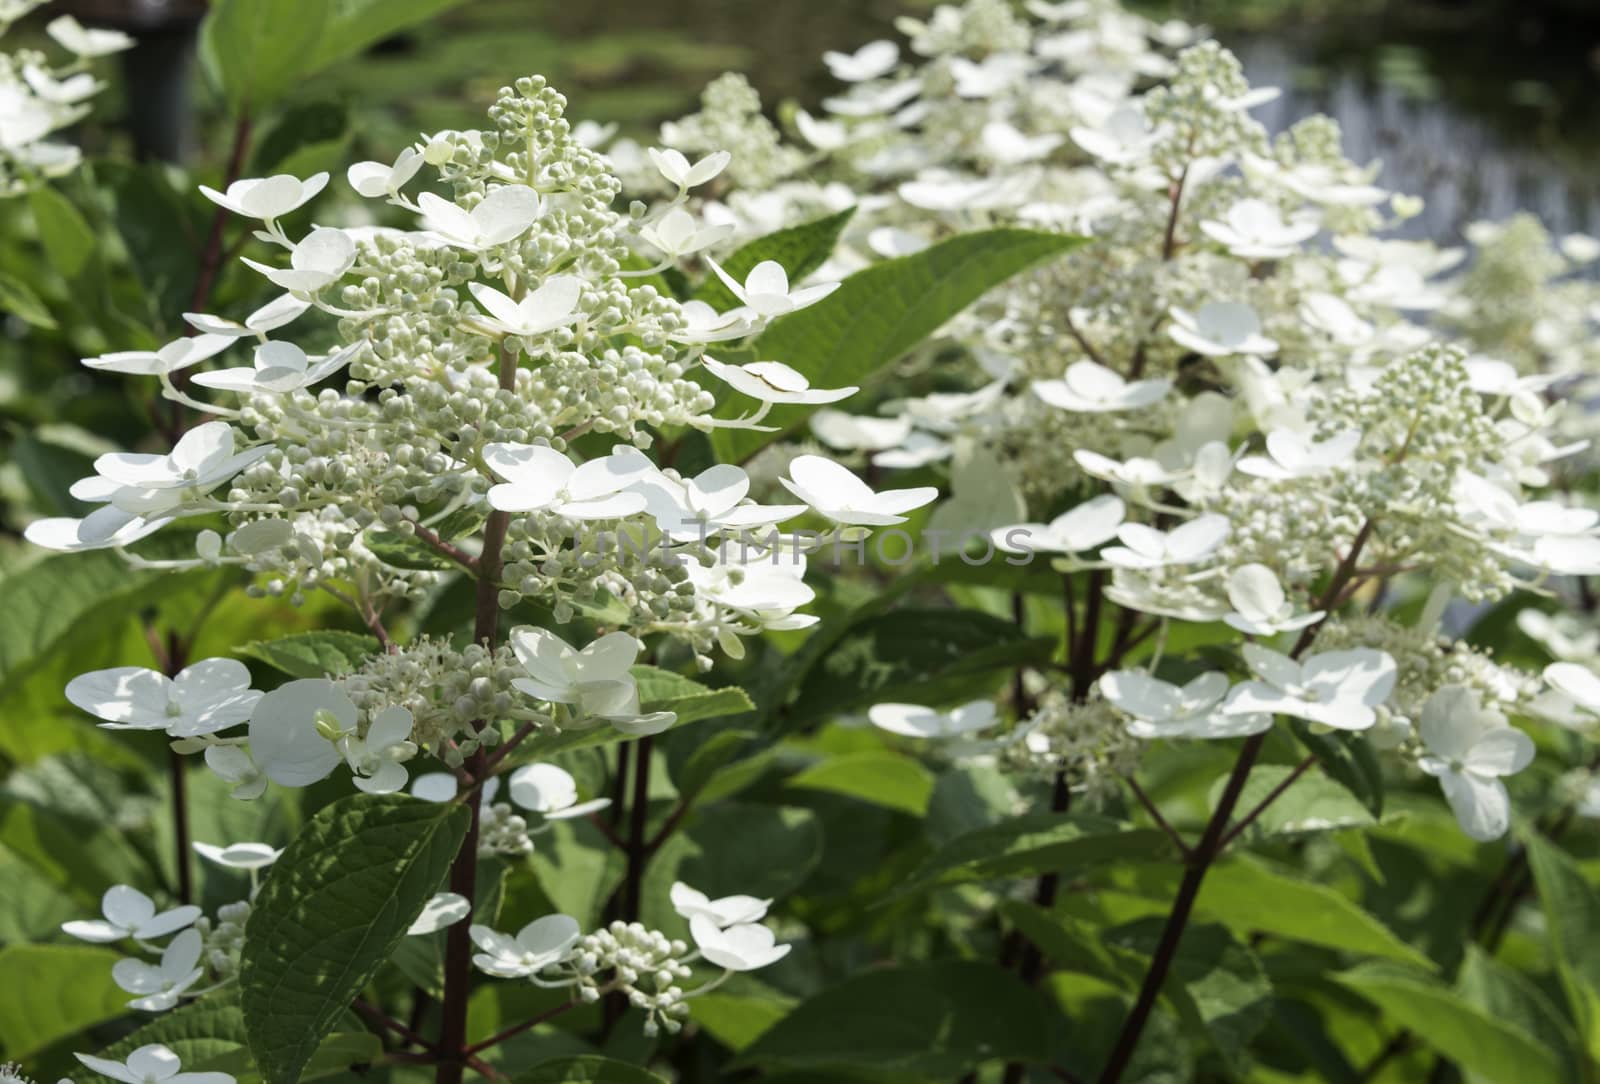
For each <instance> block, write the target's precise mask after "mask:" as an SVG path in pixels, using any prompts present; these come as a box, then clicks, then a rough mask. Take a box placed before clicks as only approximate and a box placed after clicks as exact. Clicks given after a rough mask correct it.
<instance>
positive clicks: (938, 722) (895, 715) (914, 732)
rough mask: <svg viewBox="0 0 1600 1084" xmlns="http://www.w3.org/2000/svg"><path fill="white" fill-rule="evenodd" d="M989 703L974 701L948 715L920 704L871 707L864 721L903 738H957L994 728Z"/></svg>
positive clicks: (993, 710)
mask: <svg viewBox="0 0 1600 1084" xmlns="http://www.w3.org/2000/svg"><path fill="white" fill-rule="evenodd" d="M995 715H996V712H995V706H994V701H992V700H974V701H972V702H970V703H967V704H962V705H961V706H960V707H956V708H952V709H951V710H949V711H940V710H938V709H937V708H929V707H924V706H923V705H921V704H892V703H888V704H874V705H872V707H870V708H868V709H867V718H868V720H870V721H871V723H872V725H873V726H875V727H877V728H878V729H879V730H886V731H888V732H889V733H891V734H900V735H902V736H904V737H907V738H957V737H961V736H963V735H966V734H975V733H977V732H978V731H980V730H987V729H988V728H989V727H991V726H993V725H994V724H995Z"/></svg>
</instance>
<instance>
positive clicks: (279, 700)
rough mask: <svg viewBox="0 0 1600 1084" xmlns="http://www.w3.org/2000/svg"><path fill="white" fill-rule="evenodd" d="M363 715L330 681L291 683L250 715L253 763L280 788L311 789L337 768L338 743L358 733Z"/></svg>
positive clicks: (273, 693)
mask: <svg viewBox="0 0 1600 1084" xmlns="http://www.w3.org/2000/svg"><path fill="white" fill-rule="evenodd" d="M359 715H360V713H359V712H358V711H357V709H356V705H355V702H354V701H352V700H351V699H350V697H348V696H347V695H345V693H344V691H343V690H341V689H340V688H339V686H338V685H336V684H334V683H333V682H331V681H328V680H326V679H325V678H300V679H298V680H295V681H290V682H286V683H285V684H283V685H280V686H278V687H277V688H276V689H273V690H272V691H271V692H269V693H267V694H266V695H265V696H263V697H262V698H261V700H260V702H259V703H257V704H256V707H255V711H253V712H252V713H251V715H250V730H249V738H250V756H251V759H252V761H253V762H254V764H255V765H256V766H257V767H258V768H259V769H260V771H261V773H262V774H264V775H265V776H266V777H267V778H268V779H270V780H272V781H273V782H274V783H277V784H278V785H279V786H284V787H306V786H310V785H311V784H312V783H315V782H317V781H318V780H321V779H326V778H327V777H328V775H329V774H331V773H332V771H333V769H334V768H335V767H337V766H338V764H339V761H340V759H341V757H340V754H339V749H338V746H337V745H336V744H335V743H336V742H337V741H338V739H339V738H340V737H341V736H342V735H345V734H353V733H354V732H355V729H356V722H357V719H358V718H359Z"/></svg>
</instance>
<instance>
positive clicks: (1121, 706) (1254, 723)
mask: <svg viewBox="0 0 1600 1084" xmlns="http://www.w3.org/2000/svg"><path fill="white" fill-rule="evenodd" d="M1100 692H1101V693H1102V694H1104V696H1105V698H1106V699H1107V700H1109V701H1110V702H1111V703H1112V704H1113V705H1115V707H1116V708H1117V710H1119V711H1121V712H1123V713H1124V714H1126V715H1129V716H1131V717H1132V718H1130V719H1129V720H1128V724H1127V725H1128V733H1129V734H1132V735H1133V736H1134V737H1136V738H1142V739H1145V740H1154V739H1156V738H1239V737H1245V736H1247V735H1250V734H1259V733H1261V732H1262V731H1263V730H1266V729H1267V728H1268V727H1270V726H1271V725H1272V716H1271V715H1269V714H1266V713H1263V712H1239V713H1230V712H1227V711H1224V710H1223V699H1224V698H1225V697H1226V696H1227V695H1228V677H1227V675H1226V674H1222V673H1219V672H1217V671H1215V670H1212V671H1209V672H1207V673H1204V674H1201V675H1200V676H1199V677H1197V678H1195V679H1194V680H1193V681H1190V682H1189V683H1188V684H1187V685H1184V686H1182V687H1179V686H1177V685H1173V684H1171V683H1169V682H1165V681H1161V680H1160V679H1158V678H1153V677H1151V676H1150V675H1148V674H1145V673H1143V672H1141V671H1138V670H1113V671H1111V672H1110V673H1108V674H1106V675H1105V676H1104V677H1102V678H1101V679H1100Z"/></svg>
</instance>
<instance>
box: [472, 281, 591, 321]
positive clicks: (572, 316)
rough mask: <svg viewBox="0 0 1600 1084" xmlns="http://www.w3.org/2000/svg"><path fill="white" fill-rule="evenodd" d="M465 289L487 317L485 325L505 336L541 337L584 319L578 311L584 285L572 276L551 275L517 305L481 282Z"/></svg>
mask: <svg viewBox="0 0 1600 1084" xmlns="http://www.w3.org/2000/svg"><path fill="white" fill-rule="evenodd" d="M468 285H469V288H470V289H471V291H472V296H473V297H475V298H477V299H478V304H480V305H482V306H483V308H484V311H485V312H487V313H488V314H489V316H488V318H486V319H485V320H484V323H485V324H487V325H488V326H489V327H491V328H494V329H495V330H496V331H498V332H501V333H502V334H505V335H543V334H544V333H546V332H548V331H554V330H555V329H556V328H558V327H566V326H567V325H569V324H573V323H576V322H577V321H579V320H581V319H583V313H581V312H579V311H577V307H578V299H579V298H580V297H581V296H582V293H583V281H582V280H581V279H579V278H577V277H576V276H574V275H554V276H552V277H550V278H548V279H546V280H545V281H544V282H543V283H542V284H541V285H540V286H539V288H538V289H537V290H534V291H532V292H531V293H529V294H528V295H527V296H526V297H524V298H523V299H522V300H520V301H513V300H512V299H511V298H510V297H507V296H506V295H505V294H503V293H501V292H500V291H499V290H496V289H495V288H494V287H493V286H486V285H484V284H483V283H481V282H474V283H469V284H468Z"/></svg>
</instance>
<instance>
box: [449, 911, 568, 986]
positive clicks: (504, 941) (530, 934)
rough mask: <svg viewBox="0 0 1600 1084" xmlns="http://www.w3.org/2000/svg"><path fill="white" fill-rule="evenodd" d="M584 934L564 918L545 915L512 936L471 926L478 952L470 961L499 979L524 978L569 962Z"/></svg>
mask: <svg viewBox="0 0 1600 1084" xmlns="http://www.w3.org/2000/svg"><path fill="white" fill-rule="evenodd" d="M582 934H583V931H582V930H581V929H580V928H579V927H578V922H577V920H576V919H574V918H571V917H569V916H567V915H546V916H544V917H543V918H540V919H535V920H534V921H532V922H530V923H528V924H527V925H526V926H524V927H522V929H521V930H519V931H517V934H516V936H515V937H512V936H511V935H510V934H504V933H500V932H499V931H497V930H494V929H491V928H490V927H488V926H473V927H472V929H471V935H472V943H473V944H474V945H477V946H478V948H479V950H480V951H479V952H478V954H477V955H475V956H473V958H472V962H473V963H474V964H476V965H477V967H478V969H479V970H481V971H483V972H485V973H486V974H490V975H493V976H495V977H496V978H501V979H525V978H528V977H530V976H533V975H537V974H538V973H539V972H541V971H543V970H544V969H545V968H547V967H553V966H554V965H556V964H559V963H561V962H563V961H564V960H566V959H568V958H569V957H570V956H571V955H572V952H573V948H574V947H575V946H576V945H577V943H578V938H579V937H581V936H582Z"/></svg>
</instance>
